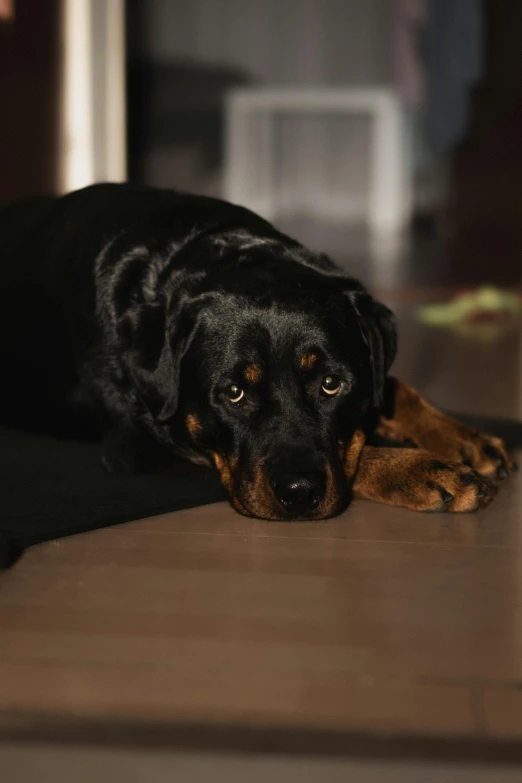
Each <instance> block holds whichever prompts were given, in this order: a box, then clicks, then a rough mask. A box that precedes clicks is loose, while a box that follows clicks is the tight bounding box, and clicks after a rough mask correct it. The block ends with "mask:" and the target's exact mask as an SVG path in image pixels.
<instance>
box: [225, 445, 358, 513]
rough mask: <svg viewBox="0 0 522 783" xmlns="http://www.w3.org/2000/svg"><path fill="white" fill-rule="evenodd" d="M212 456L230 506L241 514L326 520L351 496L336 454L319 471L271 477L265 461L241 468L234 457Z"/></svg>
mask: <svg viewBox="0 0 522 783" xmlns="http://www.w3.org/2000/svg"><path fill="white" fill-rule="evenodd" d="M212 456H213V461H214V464H215V466H216V468H217V470H218V472H219V475H220V478H221V483H222V485H223V487H224V488H225V490H226V491H227V493H228V496H229V498H230V501H231V503H232V505H233V507H234V508H235V509H236V511H238V512H239V513H240V514H243V515H244V516H248V517H257V518H259V519H269V520H281V521H283V520H286V521H292V520H296V521H307V520H308V521H311V520H319V519H328V518H330V517H335V516H337V515H338V514H340V513H341V512H342V511H344V510H345V509H346V508H347V506H348V504H349V502H350V499H351V491H350V483H351V482H349V481H348V479H347V477H346V475H345V473H344V470H343V465H342V462H341V461H340V460H338V459H336V457H335V456H334V458H333V459H332V461H331V462H328V463H327V464H326V465H325V466H324V468H323V469H321V470H319V469H316V470H309V471H304V472H303V471H302V472H300V473H292V472H290V473H285V474H278V475H277V476H274V475H272V476H271V473H270V466H269V465H268V464H267V463H266V462H262V463H260V464H257V465H255V466H253V467H249V468H246V469H241V468H240V466H239V460H238V459H237V457H228V458H227V457H224V456H222V455H219V454H213V455H212Z"/></svg>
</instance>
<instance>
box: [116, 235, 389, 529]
mask: <svg viewBox="0 0 522 783" xmlns="http://www.w3.org/2000/svg"><path fill="white" fill-rule="evenodd" d="M225 247H226V250H227V252H226V253H222V256H223V257H222V258H221V259H220V260H218V261H215V262H214V266H208V267H206V268H205V271H204V272H203V271H202V270H199V271H198V270H196V271H194V270H193V271H192V273H191V275H190V277H189V279H188V281H187V282H186V284H184V285H183V286H181V287H180V286H179V282H178V284H177V285H176V287H175V289H174V288H173V289H172V291H170V292H169V293H168V295H167V296H164V297H163V304H160V303H158V302H157V301H155V302H152V303H150V304H149V305H148V306H143V307H142V308H141V311H140V316H139V318H135V319H134V336H133V350H132V354H131V355H130V356H131V358H130V359H129V362H130V367H131V371H132V374H133V377H134V380H135V383H136V384H137V387H138V389H139V393H140V394H141V396H142V398H143V399H144V400H146V402H147V405H148V407H149V409H150V410H151V412H152V414H153V416H154V418H155V421H156V424H157V426H158V427H159V428H161V429H162V431H163V432H168V433H169V437H170V438H171V439H172V441H173V442H175V443H176V444H178V446H179V445H180V444H182V446H183V449H184V452H185V454H186V455H187V456H188V457H189V458H190V459H193V460H194V461H207V462H209V463H211V464H213V465H214V466H215V467H216V468H217V470H218V471H219V474H220V476H221V482H222V484H223V486H224V487H225V489H226V491H227V492H228V494H229V496H230V499H231V501H232V503H233V505H234V507H235V508H236V509H237V510H238V511H240V512H241V513H243V514H246V515H249V516H255V517H261V518H265V519H322V518H326V517H330V516H333V515H335V514H338V513H340V512H341V511H342V510H343V509H344V508H345V507H346V506H347V504H348V502H349V500H350V488H351V483H352V480H353V477H354V475H355V472H356V469H357V464H358V460H359V456H360V452H361V449H362V446H363V443H364V435H363V433H362V429H361V427H362V422H363V418H364V415H365V412H366V411H367V410H368V408H370V407H371V406H374V405H375V404H378V403H379V398H380V395H381V394H382V389H383V384H384V379H385V375H386V372H387V370H388V368H389V366H390V364H391V362H392V361H393V358H394V355H395V327H394V321H393V316H392V314H391V313H390V311H389V310H388V309H387V308H386V307H384V305H381V304H380V303H378V302H376V301H375V300H374V299H372V298H371V297H370V296H369V295H368V294H367V293H366V292H365V291H364V290H363V289H362V288H361V287H360V286H359V285H358V284H357V283H356V282H355V281H353V280H352V279H350V278H348V277H344V276H343V275H342V274H341V273H340V272H339V270H337V269H335V267H333V265H331V263H328V262H327V261H323V260H321V259H317V263H316V262H315V261H313V257H312V256H311V255H310V254H308V253H307V251H302V249H299V247H298V246H296V248H297V249H296V248H293V249H292V250H291V251H289V249H288V247H287V246H285V245H284V243H282V244H278V243H276V242H268V243H266V244H265V243H263V242H261V241H259V243H258V244H254V245H252V244H250V245H249V246H248V248H246V249H245V248H244V247H241V246H237V243H234V242H231V243H229V244H227V245H225ZM301 251H302V253H303V254H305V255H302V257H301V255H300V254H301ZM311 259H312V260H311ZM321 267H323V268H321ZM192 269H193V265H192ZM169 285H170V284H168V285H167V284H166V290H167V289H168V288H169ZM174 290H175V291H176V293H175V294H174V293H173V291H174ZM163 293H164V294H165V291H164V292H163Z"/></svg>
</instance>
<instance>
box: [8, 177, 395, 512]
mask: <svg viewBox="0 0 522 783" xmlns="http://www.w3.org/2000/svg"><path fill="white" fill-rule="evenodd" d="M0 254H1V256H0V264H1V275H2V286H1V291H0V324H1V329H0V362H1V367H2V375H3V382H2V390H1V398H0V403H1V415H2V419H3V421H4V423H5V422H7V423H10V424H12V423H16V424H17V425H18V426H22V427H26V428H35V427H38V428H40V429H47V430H52V431H54V432H58V433H59V434H62V435H63V434H70V435H76V434H78V433H82V434H84V435H85V434H92V435H95V436H98V435H99V436H100V437H101V439H102V441H103V445H102V454H103V460H104V463H105V464H106V466H107V467H108V468H109V469H110V470H147V469H151V468H152V467H153V468H157V467H158V466H164V467H168V462H169V456H170V455H178V456H179V455H181V456H183V457H185V458H188V459H192V460H195V461H204V460H206V461H209V462H211V461H212V460H214V458H215V455H216V454H219V455H224V456H225V457H226V459H227V460H233V461H234V465H236V464H237V468H236V472H235V474H234V480H233V487H234V488H233V489H232V490H231V489H230V487H229V491H230V492H231V494H232V495H234V493H235V492H237V493H238V494H241V487H242V486H243V484H244V483H245V482H250V483H251V484H252V482H253V481H254V479H253V477H254V474H255V473H256V471H257V470H259V469H261V468H262V469H263V470H264V471H265V472H266V477H267V482H268V484H269V486H271V487H275V486H276V485H278V483H279V484H280V483H281V481H286V482H287V483H289V482H290V483H291V480H292V476H294V477H295V476H297V477H298V478H299V477H302V476H315V477H317V476H320V478H317V481H316V484H317V486H318V487H319V489H318V490H317V491H318V492H323V493H324V482H325V478H324V475H325V470H326V469H327V467H328V466H329V468H330V469H331V471H332V474H333V476H334V479H333V480H334V483H335V492H336V493H337V501H338V502H337V505H336V508H335V511H336V512H338V511H340V510H342V508H344V507H345V506H346V504H347V502H348V499H349V487H348V483H347V481H346V479H345V478H344V475H343V470H342V466H341V463H340V457H339V455H338V449H339V447H338V444H339V441H341V442H342V443H343V444H345V445H348V444H349V443H350V442H351V439H352V437H353V435H354V432H355V431H356V430H357V429H358V428H360V427H361V426H362V424H363V418H364V412H365V411H366V410H367V409H368V407H369V408H371V407H372V405H373V406H374V405H378V404H379V403H380V400H381V398H382V390H383V386H384V381H385V377H386V373H387V371H388V369H389V367H390V364H391V362H392V361H393V358H394V356H395V351H396V332H395V325H394V320H393V316H392V314H391V313H390V311H389V310H388V309H387V308H386V307H384V305H381V304H380V303H378V302H376V301H375V300H374V299H372V298H371V297H370V296H369V295H368V294H367V292H366V291H365V290H364V289H363V287H362V286H361V284H360V283H359V282H357V281H356V280H354V279H353V278H351V277H349V276H347V275H345V274H344V273H343V272H342V271H341V270H339V269H338V268H337V267H336V266H335V265H334V264H333V262H332V261H331V260H330V259H328V258H327V257H325V256H322V255H316V254H314V253H312V252H310V251H309V250H307V249H306V248H304V247H302V246H301V245H300V244H299V243H298V242H296V241H294V240H292V239H290V238H289V237H287V236H284V235H283V234H281V233H279V232H278V231H277V230H276V229H275V228H274V227H273V226H271V225H270V224H269V223H267V222H266V221H265V220H263V219H262V218H260V217H258V216H256V215H254V214H253V213H251V212H249V211H248V210H246V209H243V208H241V207H237V206H233V205H231V204H227V203H225V202H222V201H219V200H215V199H208V198H201V197H195V196H189V195H183V194H178V193H174V192H169V191H160V190H153V189H148V188H141V187H133V186H130V185H96V186H93V187H90V188H86V189H84V190H82V191H78V192H76V193H72V194H70V195H68V196H65V197H63V198H60V199H37V200H34V201H31V202H25V203H22V204H18V205H13V206H11V207H8V208H6V209H4V210H2V211H1V212H0ZM303 354H313V355H314V356H316V357H317V358H316V361H315V363H314V364H313V366H311V367H309V368H303V367H301V366H300V364H299V361H300V357H301V356H302V355H303ZM249 365H255V366H256V367H258V368H260V369H261V373H262V378H261V380H259V381H258V382H256V383H249V382H247V381H246V380H245V378H244V374H243V373H244V370H245V368H246V367H248V366H249ZM332 373H334V374H336V375H338V376H340V378H341V379H342V381H343V387H342V389H341V391H340V392H339V394H337V395H335V396H328V395H326V394H325V393H324V392H323V391H322V389H321V385H322V379H323V377H324V376H325V375H328V374H332ZM230 384H237V385H239V386H241V388H244V391H245V396H244V399H243V400H242V401H240V403H238V404H233V403H231V402H230V401H229V400H228V398H227V388H228V386H230ZM188 416H191V417H194V419H195V420H196V421H197V425H198V426H197V428H195V431H194V432H192V434H191V432H190V431H189V430H188V428H187V417H188ZM314 480H315V479H314ZM274 492H275V490H274ZM256 502H257V501H256ZM271 502H273V507H274V509H273V514H272V515H273V516H285V515H288V516H295V515H296V514H295V513H292V511H291V510H290V511H289V510H288V509H286V510H285V506H284V504H283V506H281V503H280V502H279V503H278V501H276V499H275V497H272V499H271ZM245 503H246V500H243V505H245ZM243 510H244V511H245V513H254V514H256V508H254V509H252V508H249V507H248V504H247V507H246V508H243ZM258 513H259V512H258ZM261 515H265V514H261ZM268 515H269V516H270V515H271V514H268ZM310 515H311V516H320V515H321V513H320V510H318V511H317V512H313V513H312V512H310Z"/></svg>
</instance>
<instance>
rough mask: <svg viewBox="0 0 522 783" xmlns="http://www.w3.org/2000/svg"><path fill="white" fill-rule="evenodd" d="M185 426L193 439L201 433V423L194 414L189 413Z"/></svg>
mask: <svg viewBox="0 0 522 783" xmlns="http://www.w3.org/2000/svg"><path fill="white" fill-rule="evenodd" d="M185 424H186V426H187V429H188V431H189V432H190V434H191V435H192V437H193V438H195V437H196V435H198V434H199V433H200V432H201V422H200V420H199V419H198V417H197V416H195V415H194V414H193V413H189V415H188V416H187V418H186V419H185Z"/></svg>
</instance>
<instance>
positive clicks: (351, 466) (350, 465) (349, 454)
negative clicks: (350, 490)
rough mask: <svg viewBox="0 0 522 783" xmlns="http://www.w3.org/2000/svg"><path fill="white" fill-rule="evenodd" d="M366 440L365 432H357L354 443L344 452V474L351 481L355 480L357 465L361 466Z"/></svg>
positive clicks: (353, 439)
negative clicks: (360, 460) (360, 459)
mask: <svg viewBox="0 0 522 783" xmlns="http://www.w3.org/2000/svg"><path fill="white" fill-rule="evenodd" d="M365 440H366V437H365V434H364V432H363V431H362V430H357V431H356V432H355V434H354V436H353V438H352V442H351V443H350V445H349V446H348V447H347V449H346V450H345V452H344V460H343V467H344V474H345V476H346V477H347V478H349V479H351V478H353V476H354V475H355V472H356V471H357V465H358V464H359V458H360V456H361V451H362V448H363V446H364V441H365Z"/></svg>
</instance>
